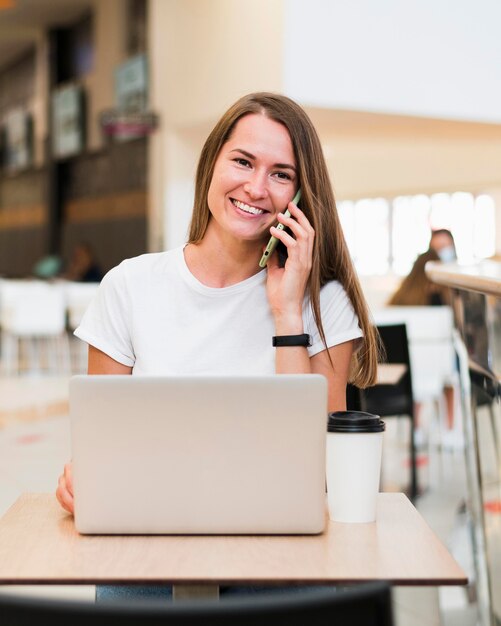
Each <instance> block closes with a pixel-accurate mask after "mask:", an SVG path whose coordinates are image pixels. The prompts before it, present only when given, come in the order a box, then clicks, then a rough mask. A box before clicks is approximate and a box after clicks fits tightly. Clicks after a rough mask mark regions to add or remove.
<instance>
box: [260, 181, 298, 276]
mask: <svg viewBox="0 0 501 626" xmlns="http://www.w3.org/2000/svg"><path fill="white" fill-rule="evenodd" d="M300 199H301V189H300V188H299V189H298V191H297V193H296V195H295V196H294V198H293V199H292V202H293V203H294V204H297V203H298V202H299V200H300ZM284 215H285V217H290V216H291V214H290V211H289V209H286V210H285V212H284ZM276 228H277V229H278V230H283V229H284V228H285V226H284V225H283V224H282V223H280V222H279V223H278V224H277V226H276ZM278 242H279V239H277V238H276V237H275V236H272V237H271V238H270V240H269V242H268V245H267V246H266V250H265V251H264V252H263V256H262V257H261V260H260V261H259V267H266V263H267V262H268V259H269V258H270V256H271V255H272V254H273V251H274V250H275V248H276V247H277V244H278Z"/></svg>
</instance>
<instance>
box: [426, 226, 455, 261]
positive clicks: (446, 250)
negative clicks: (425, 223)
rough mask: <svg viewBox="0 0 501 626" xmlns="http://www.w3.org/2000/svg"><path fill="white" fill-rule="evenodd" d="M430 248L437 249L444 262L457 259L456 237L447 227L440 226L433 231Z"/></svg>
mask: <svg viewBox="0 0 501 626" xmlns="http://www.w3.org/2000/svg"><path fill="white" fill-rule="evenodd" d="M428 249H429V250H435V252H436V253H437V254H438V256H439V257H440V260H441V261H442V263H451V262H452V261H455V260H456V259H457V254H456V244H455V243H454V237H453V236H452V233H451V231H450V230H447V228H439V229H437V230H433V231H432V232H431V237H430V244H429V246H428Z"/></svg>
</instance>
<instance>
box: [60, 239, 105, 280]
mask: <svg viewBox="0 0 501 626" xmlns="http://www.w3.org/2000/svg"><path fill="white" fill-rule="evenodd" d="M60 277H61V278H65V279H66V280H74V281H77V282H81V283H99V282H101V280H102V278H103V272H102V271H101V268H100V266H99V264H98V262H97V260H96V258H95V255H94V250H93V249H92V247H91V246H90V244H88V243H86V242H84V241H81V242H79V243H77V244H76V245H75V247H74V248H73V252H72V253H71V257H70V261H69V263H68V267H67V268H66V271H65V272H63V273H62V274H61V275H60Z"/></svg>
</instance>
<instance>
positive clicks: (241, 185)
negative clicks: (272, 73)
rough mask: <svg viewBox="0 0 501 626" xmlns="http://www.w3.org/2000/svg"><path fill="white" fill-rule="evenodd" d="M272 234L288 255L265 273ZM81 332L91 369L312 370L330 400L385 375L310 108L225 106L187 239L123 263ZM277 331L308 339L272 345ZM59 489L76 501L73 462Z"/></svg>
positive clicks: (283, 103)
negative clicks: (295, 200) (264, 259)
mask: <svg viewBox="0 0 501 626" xmlns="http://www.w3.org/2000/svg"><path fill="white" fill-rule="evenodd" d="M299 188H301V190H302V198H301V201H300V202H299V204H300V205H301V208H299V207H298V206H297V205H294V204H293V203H292V202H291V199H292V198H293V197H294V196H295V194H296V191H297V190H298V189H299ZM286 208H288V209H289V211H290V213H291V217H286V216H285V215H284V211H285V209H286ZM277 221H278V223H281V224H283V225H284V226H285V227H287V229H289V231H288V232H287V231H286V230H279V229H277V228H276V227H275V225H276V224H277ZM270 235H274V236H276V237H277V238H278V239H279V241H280V244H279V247H281V252H280V251H279V250H277V252H276V253H274V254H273V255H272V256H271V257H270V259H269V262H268V265H267V269H264V270H261V268H260V267H259V260H260V258H261V255H262V253H263V250H264V248H265V246H266V244H267V242H268V240H269V238H270ZM75 334H76V335H77V336H78V337H80V338H81V339H83V340H84V341H86V342H88V343H89V367H88V372H89V374H180V373H212V374H214V373H221V374H228V373H230V374H231V373H234V374H242V373H248V374H253V373H258V374H273V373H277V374H280V373H309V372H314V373H320V374H323V375H324V376H325V377H326V378H327V380H328V388H329V399H328V407H329V410H330V411H334V410H342V409H345V408H346V383H347V380H348V379H350V380H352V381H353V382H354V383H355V384H357V385H358V386H360V387H366V386H368V385H371V384H374V382H375V378H376V367H377V342H376V335H375V331H374V328H373V327H372V325H371V324H370V321H369V316H368V311H367V306H366V304H365V300H364V298H363V295H362V292H361V289H360V285H359V282H358V279H357V277H356V274H355V271H354V268H353V265H352V262H351V259H350V256H349V253H348V250H347V247H346V243H345V241H344V237H343V234H342V231H341V226H340V223H339V218H338V215H337V211H336V206H335V202H334V197H333V193H332V189H331V186H330V182H329V177H328V174H327V167H326V164H325V161H324V158H323V155H322V149H321V146H320V141H319V139H318V136H317V134H316V131H315V129H314V127H313V125H312V123H311V121H310V120H309V118H308V116H307V115H306V114H305V112H304V111H303V110H302V108H301V107H300V106H298V105H297V104H296V103H294V102H293V101H292V100H290V99H288V98H286V97H284V96H280V95H275V94H271V93H255V94H250V95H248V96H244V97H243V98H241V99H240V100H238V101H237V102H236V103H235V104H234V105H233V106H232V107H231V108H230V109H229V110H228V111H227V112H226V113H225V114H224V115H223V117H222V118H221V120H220V121H219V122H218V123H217V124H216V126H215V128H214V129H213V131H212V132H211V134H210V135H209V137H208V139H207V141H206V143H205V145H204V147H203V149H202V153H201V156H200V161H199V165H198V169H197V175H196V189H195V201H194V211H193V216H192V221H191V227H190V233H189V239H188V243H187V245H186V246H185V247H183V248H179V249H176V250H171V251H168V252H163V253H159V254H146V255H142V256H140V257H137V258H135V259H129V260H126V261H124V262H123V263H121V264H120V265H119V266H118V267H116V268H114V269H113V270H111V271H110V272H109V273H108V274H107V276H106V277H105V278H104V280H103V282H102V284H101V287H100V290H99V293H98V295H97V298H96V300H95V301H94V302H93V303H92V305H91V306H90V307H89V310H88V311H87V313H86V315H85V317H84V319H83V321H82V324H81V325H80V327H79V328H78V329H77V330H76V332H75ZM304 334H309V335H311V345H310V346H308V345H307V342H305V341H304ZM273 336H279V337H280V336H293V337H294V339H292V343H295V344H296V345H292V346H291V345H287V346H283V347H273V345H272V337H273ZM56 495H57V498H58V500H59V502H60V503H61V505H62V506H63V507H64V508H65V509H66V510H67V511H69V512H73V495H72V484H71V464H68V465H67V466H66V467H65V472H64V474H63V476H61V478H60V480H59V485H58V489H57V494H56Z"/></svg>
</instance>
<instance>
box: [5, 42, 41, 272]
mask: <svg viewBox="0 0 501 626" xmlns="http://www.w3.org/2000/svg"><path fill="white" fill-rule="evenodd" d="M38 67H39V66H38V63H37V49H36V48H32V50H31V51H30V52H28V53H27V54H23V55H22V56H21V57H20V58H18V59H17V60H16V61H14V62H13V63H12V65H10V66H8V67H7V68H5V69H4V70H3V71H2V72H1V73H0V119H1V118H2V117H3V116H4V115H5V114H6V113H8V112H9V110H10V109H12V108H15V107H16V108H17V107H22V108H24V110H26V111H28V112H30V113H31V114H35V112H36V105H37V104H38V102H37V99H36V96H37V93H38V89H37V82H36V71H37V69H38ZM35 128H36V115H35ZM35 132H36V131H35ZM42 149H43V146H42V145H41V143H40V137H39V136H38V135H36V136H35V164H34V165H33V166H32V167H30V168H29V169H27V170H25V171H20V172H17V173H12V174H7V173H6V172H1V173H0V274H1V275H6V276H22V275H25V274H29V273H30V272H31V269H32V268H33V265H34V264H35V262H36V261H37V260H38V258H40V257H41V256H42V255H43V254H44V253H45V250H46V246H47V224H48V218H47V202H46V191H47V189H46V180H45V171H44V169H43V167H41V163H40V162H41V160H42V159H41V154H40V152H41V151H42Z"/></svg>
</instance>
